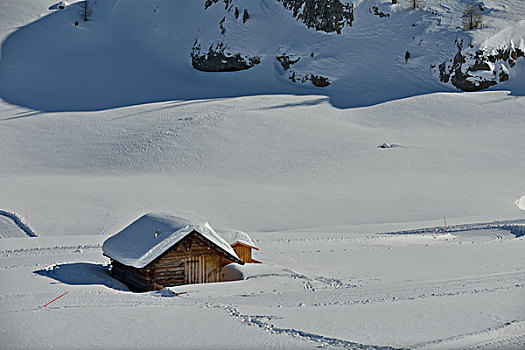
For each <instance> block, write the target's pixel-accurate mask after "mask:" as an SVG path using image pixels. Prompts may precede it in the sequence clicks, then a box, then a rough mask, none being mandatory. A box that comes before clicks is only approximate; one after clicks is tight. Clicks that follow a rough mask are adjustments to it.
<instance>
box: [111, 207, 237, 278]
mask: <svg viewBox="0 0 525 350" xmlns="http://www.w3.org/2000/svg"><path fill="white" fill-rule="evenodd" d="M193 231H197V232H199V233H200V234H201V235H203V236H204V237H205V238H207V239H208V240H209V241H211V242H212V243H214V244H215V245H217V246H218V247H219V248H220V249H222V250H223V251H224V252H226V253H227V254H229V255H230V256H232V257H233V258H235V259H236V260H238V259H239V258H238V257H237V255H236V254H235V252H234V251H233V249H232V247H230V245H229V244H228V243H227V242H226V241H225V240H224V239H222V238H221V237H220V236H219V235H218V234H217V233H216V232H215V231H214V230H213V229H212V228H211V226H210V225H209V224H208V223H207V222H205V221H203V220H202V219H200V218H198V217H192V216H186V217H180V216H173V215H170V214H166V213H148V214H145V215H143V216H141V217H140V218H138V219H137V220H135V221H134V222H133V223H131V224H130V225H128V226H127V227H125V228H124V229H123V230H122V231H120V232H119V233H117V234H116V235H114V236H112V237H110V238H108V239H107V240H106V241H105V242H104V244H103V246H102V251H103V252H104V255H106V256H108V257H110V258H112V259H114V260H117V261H119V262H120V263H122V264H124V265H128V266H133V267H136V268H139V269H140V268H143V267H145V266H147V265H148V264H150V263H151V262H152V261H153V260H155V259H156V258H157V257H159V256H160V255H161V254H163V253H164V252H165V251H167V250H168V249H170V248H171V247H173V246H174V245H175V244H177V243H178V242H179V241H181V240H182V239H183V238H184V237H186V236H187V235H189V234H190V233H192V232H193Z"/></svg>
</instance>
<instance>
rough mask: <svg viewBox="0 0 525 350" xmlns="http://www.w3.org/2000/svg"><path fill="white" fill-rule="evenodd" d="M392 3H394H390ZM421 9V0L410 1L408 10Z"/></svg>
mask: <svg viewBox="0 0 525 350" xmlns="http://www.w3.org/2000/svg"><path fill="white" fill-rule="evenodd" d="M392 3H394V2H393V1H392ZM422 7H423V0H410V8H411V9H414V10H417V9H420V8H422Z"/></svg>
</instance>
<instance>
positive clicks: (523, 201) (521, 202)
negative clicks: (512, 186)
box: [516, 195, 525, 210]
mask: <svg viewBox="0 0 525 350" xmlns="http://www.w3.org/2000/svg"><path fill="white" fill-rule="evenodd" d="M516 205H517V206H518V208H520V209H521V210H525V195H523V196H521V197H520V199H518V200H517V201H516Z"/></svg>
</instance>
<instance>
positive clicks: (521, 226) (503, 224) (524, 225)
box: [384, 219, 525, 237]
mask: <svg viewBox="0 0 525 350" xmlns="http://www.w3.org/2000/svg"><path fill="white" fill-rule="evenodd" d="M490 229H502V230H506V231H509V232H510V233H512V234H513V235H515V236H516V237H521V236H525V219H518V220H507V221H503V220H502V221H494V222H488V223H476V224H460V225H452V226H448V227H447V230H446V231H445V228H444V227H443V226H436V227H428V228H422V229H414V230H404V231H397V232H385V233H384V234H391V235H409V234H425V233H443V234H444V233H453V232H463V231H476V230H490Z"/></svg>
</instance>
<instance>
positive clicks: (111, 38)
mask: <svg viewBox="0 0 525 350" xmlns="http://www.w3.org/2000/svg"><path fill="white" fill-rule="evenodd" d="M331 2H333V3H334V4H340V5H341V6H342V5H343V3H340V2H339V0H332V1H331ZM407 2H408V1H399V3H398V4H395V5H394V4H392V3H391V1H390V0H362V1H357V2H356V3H355V4H354V5H355V6H354V7H353V8H352V10H351V11H352V18H353V19H352V20H350V19H349V17H350V14H349V11H350V10H349V8H348V7H347V5H348V4H347V3H346V2H345V3H344V5H345V7H344V8H343V9H342V10H341V11H342V14H341V15H340V16H343V17H342V18H343V19H342V20H341V19H339V17H340V16H339V17H338V16H337V14H335V15H331V16H327V18H326V19H323V18H321V19H323V20H324V22H323V21H321V19H319V18H317V17H315V15H316V12H315V11H312V12H313V15H312V14H310V12H308V11H307V10H304V11H306V12H304V13H303V12H301V11H303V10H300V9H297V10H294V6H295V5H294V4H296V3H301V1H299V0H297V1H291V0H290V1H282V2H279V1H277V0H245V1H239V2H237V1H226V2H224V1H219V2H217V1H211V0H210V1H208V2H205V1H167V0H146V1H137V0H104V1H102V0H100V1H96V2H92V7H93V14H92V16H91V20H90V21H89V22H83V21H81V20H80V23H79V25H78V26H75V25H74V22H75V21H77V20H79V19H80V18H79V15H78V11H79V9H78V7H79V4H73V5H71V6H68V7H66V8H65V9H64V10H54V11H52V13H50V14H49V15H48V16H45V17H43V18H41V19H39V20H38V21H35V22H33V23H31V24H30V25H28V26H25V27H23V28H20V29H18V30H16V31H14V32H13V33H12V34H11V35H9V37H7V38H6V40H5V41H4V42H3V44H2V48H1V50H2V57H1V60H0V76H2V79H1V81H0V96H2V97H3V98H4V99H5V100H6V101H9V102H10V103H14V104H19V105H22V106H27V107H31V108H37V109H40V110H47V111H65V110H96V109H103V108H109V107H118V106H125V105H135V104H139V103H144V102H157V101H166V100H174V99H177V100H193V99H200V98H221V97H232V96H245V95H253V94H275V93H293V94H301V95H303V94H323V95H327V96H329V97H330V102H331V103H332V104H333V105H335V106H337V107H352V106H365V105H370V104H375V103H379V102H384V101H389V100H392V99H399V98H404V97H409V96H415V95H420V94H425V93H430V92H437V91H457V89H456V88H455V87H454V86H453V85H452V84H456V86H460V87H462V88H463V89H467V90H472V89H477V88H480V87H483V86H485V85H487V86H488V85H491V84H492V81H494V82H496V83H498V84H497V85H495V86H493V87H492V89H510V90H511V91H513V93H515V94H519V95H521V94H522V93H523V87H522V85H523V84H519V83H516V82H521V81H523V79H525V75H524V74H523V69H524V68H523V67H524V66H525V64H524V63H523V61H524V60H525V59H524V58H522V57H520V56H522V55H523V52H524V50H525V47H524V38H523V37H524V34H523V18H524V16H525V9H524V5H523V2H521V1H519V0H516V1H510V0H506V1H503V2H502V1H491V0H487V1H485V2H484V3H483V9H484V11H483V24H484V26H483V27H482V28H480V29H476V30H471V31H465V30H463V28H462V13H463V12H462V11H463V9H464V7H465V1H457V0H440V1H437V0H425V1H424V6H423V8H421V9H417V10H413V9H410V8H409V6H408V4H407ZM334 6H335V5H334ZM348 6H350V5H348ZM55 8H56V7H55ZM236 9H237V11H236ZM245 11H246V14H247V16H248V17H247V18H246V19H245V17H244V14H245ZM334 11H335V10H334ZM237 12H238V14H237ZM294 14H296V17H297V18H294ZM308 15H310V16H313V18H310V22H312V23H310V22H308V21H307V20H306V18H307V16H308ZM301 16H302V17H301ZM334 18H335V19H334ZM345 18H346V19H345ZM338 20H339V22H338ZM341 21H342V23H341ZM318 22H319V23H321V24H315V23H318ZM332 22H334V23H335V24H334V23H332ZM350 22H351V23H352V25H351V26H350V24H349V23H350ZM308 25H310V26H313V27H311V28H309V27H308ZM316 28H317V29H316ZM334 28H337V31H335V30H334ZM326 31H329V32H326ZM338 31H339V32H340V34H338V33H337V32H338ZM458 45H461V50H462V51H461V52H462V56H461V57H464V60H465V63H461V64H459V63H457V64H456V63H454V62H456V61H458V60H459V61H461V60H460V59H459V58H458V59H457V60H455V61H453V58H454V57H455V56H457V53H458ZM498 50H499V51H498ZM407 51H408V52H409V53H410V58H409V59H408V61H407V62H405V53H406V52H407ZM222 62H224V63H222ZM476 62H477V64H476ZM440 65H441V66H440ZM193 67H196V68H197V69H200V70H208V71H210V70H211V71H213V72H201V71H198V70H196V69H194V68H193ZM250 67H251V68H250ZM248 68H249V69H248ZM239 69H240V71H235V70H239ZM243 69H247V70H243ZM458 69H459V71H458ZM221 70H222V71H228V70H234V71H232V72H217V71H221ZM460 71H461V73H459V72H460ZM502 72H503V73H502ZM507 75H508V77H510V79H509V80H508V81H505V82H503V80H505V79H506V78H507ZM454 77H456V78H454ZM108 78H109V79H108ZM483 81H485V83H483ZM487 82H488V83H487ZM480 84H481V85H480Z"/></svg>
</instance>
